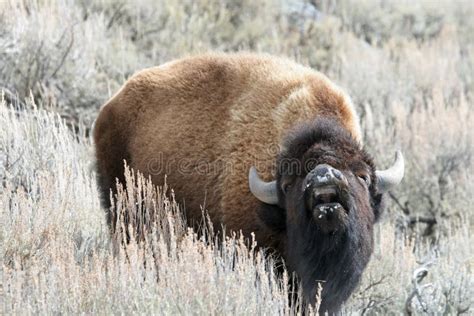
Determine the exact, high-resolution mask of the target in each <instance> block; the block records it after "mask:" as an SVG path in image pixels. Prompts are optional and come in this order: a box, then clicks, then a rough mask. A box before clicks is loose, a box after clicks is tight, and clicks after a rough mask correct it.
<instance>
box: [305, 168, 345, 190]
mask: <svg viewBox="0 0 474 316" xmlns="http://www.w3.org/2000/svg"><path fill="white" fill-rule="evenodd" d="M306 178H307V179H308V184H309V185H312V186H324V185H337V184H339V183H347V180H346V179H345V177H344V175H343V174H342V173H341V172H340V171H339V170H337V169H335V168H333V167H331V166H330V165H327V164H321V165H317V166H316V167H315V168H314V169H313V170H311V172H310V173H309V174H308V175H307V177H306Z"/></svg>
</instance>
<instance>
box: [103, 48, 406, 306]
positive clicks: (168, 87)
mask: <svg viewBox="0 0 474 316" xmlns="http://www.w3.org/2000/svg"><path fill="white" fill-rule="evenodd" d="M361 140H362V137H361V130H360V126H359V122H358V117H357V115H356V112H355V110H354V107H353V105H352V103H351V101H350V99H349V97H348V96H347V95H346V94H345V93H344V92H343V91H342V90H341V89H340V88H339V87H337V86H336V85H335V84H333V83H332V82H331V81H330V80H329V79H328V78H327V77H326V76H324V75H323V74H321V73H319V72H317V71H314V70H312V69H310V68H308V67H304V66H302V65H299V64H297V63H295V62H292V61H290V60H288V59H285V58H280V57H274V56H270V55H265V54H252V53H235V54H224V53H210V54H204V55H198V56H193V57H187V58H183V59H179V60H176V61H172V62H169V63H166V64H164V65H161V66H159V67H154V68H149V69H145V70H143V71H140V72H138V73H137V74H135V75H133V76H132V78H130V79H129V80H128V81H127V82H126V83H125V85H124V86H123V87H122V88H121V89H120V91H119V92H118V93H117V94H116V95H115V96H113V97H112V98H111V99H110V100H109V101H108V102H107V103H106V104H105V106H103V108H102V109H101V111H100V114H99V117H98V118H97V120H96V124H95V128H94V141H95V146H96V158H97V167H98V170H97V171H98V182H99V186H100V189H101V191H102V197H103V205H104V207H105V208H106V209H107V210H108V211H107V220H108V223H109V225H110V226H111V227H112V228H113V227H114V225H115V221H116V214H115V212H114V209H113V208H111V207H110V199H109V194H110V190H115V183H116V179H118V180H119V181H122V182H123V181H124V175H123V174H124V164H123V161H124V160H126V161H127V162H128V164H129V165H130V166H131V167H132V168H133V169H134V170H139V171H141V172H142V173H144V174H145V175H147V176H150V177H151V179H152V181H153V182H154V183H155V184H157V185H161V184H163V182H164V175H165V174H166V175H167V183H168V184H169V186H170V187H172V188H174V190H175V192H176V198H177V200H178V201H181V202H182V203H183V205H184V209H185V213H186V218H187V220H188V221H189V223H190V225H192V223H195V222H199V221H200V220H201V218H202V208H205V209H206V210H208V214H209V216H210V218H211V220H212V221H213V223H215V224H217V225H216V226H219V225H222V226H223V227H225V229H226V231H241V232H242V233H243V234H244V235H245V236H248V237H250V236H251V234H252V233H253V234H254V236H255V239H256V241H257V243H258V245H259V246H260V247H265V248H269V249H273V250H274V251H275V252H276V253H277V254H279V255H280V256H281V257H282V258H283V260H284V262H285V264H286V266H287V268H288V270H289V271H293V272H295V273H296V275H297V276H298V277H299V279H300V280H301V286H302V289H303V294H304V298H305V300H306V302H308V303H309V304H312V303H314V301H315V296H316V289H317V282H323V284H322V285H323V291H322V305H321V307H320V308H321V311H326V312H329V313H334V312H337V311H338V310H339V309H340V307H341V305H342V303H343V302H344V301H345V300H347V298H348V297H349V296H350V294H351V292H352V291H353V290H354V288H355V287H356V285H357V284H358V282H359V280H360V278H361V275H362V272H363V270H364V268H365V267H366V265H367V263H368V261H369V258H370V256H371V253H372V252H373V243H374V242H373V227H374V224H375V222H376V221H377V220H378V218H379V217H380V214H381V212H382V196H383V193H384V192H387V191H388V190H390V189H391V188H393V187H394V186H395V185H397V184H398V183H399V182H400V181H401V179H402V177H403V172H404V163H403V157H402V155H401V153H400V152H397V155H396V160H395V163H394V164H393V166H391V167H390V168H389V169H387V170H384V171H376V169H375V165H374V161H373V158H372V157H371V156H370V155H369V154H368V153H367V151H366V150H364V148H363V146H362V144H361Z"/></svg>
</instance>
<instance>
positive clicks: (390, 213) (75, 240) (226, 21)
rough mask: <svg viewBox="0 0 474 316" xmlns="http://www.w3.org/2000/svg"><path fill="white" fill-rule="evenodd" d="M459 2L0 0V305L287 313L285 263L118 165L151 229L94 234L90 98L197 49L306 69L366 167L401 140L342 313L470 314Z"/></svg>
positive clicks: (383, 159) (471, 152) (94, 103)
mask: <svg viewBox="0 0 474 316" xmlns="http://www.w3.org/2000/svg"><path fill="white" fill-rule="evenodd" d="M472 16H474V2H472V1H470V0H464V1H462V0H460V1H448V0H440V1H428V0H413V1H380V0H362V1H356V0H346V1H337V2H334V1H299V0H293V1H277V0H275V1H271V0H264V1H250V0H242V1H231V0H199V1H191V0H189V1H187V0H186V1H184V0H183V1H173V0H160V1H152V0H137V1H133V2H132V1H129V2H127V1H112V0H97V1H93V2H92V3H91V2H89V1H85V0H75V1H73V0H57V1H53V0H30V1H27V0H23V1H17V0H3V1H0V91H1V94H2V95H1V101H0V182H1V186H0V313H1V314H44V313H47V314H59V313H61V314H63V313H64V314H78V313H87V314H90V313H99V314H109V313H114V314H129V313H135V314H151V313H154V314H216V315H220V314H239V315H240V314H247V315H248V314H252V315H253V314H267V315H274V314H285V315H287V314H294V313H295V309H294V306H296V305H295V304H293V305H292V306H293V308H290V307H289V306H288V305H289V304H288V300H289V298H288V291H289V289H288V286H287V279H288V278H289V276H286V275H285V276H284V278H283V279H281V278H277V277H276V276H275V271H274V267H273V264H272V261H271V258H267V257H265V256H264V254H263V253H261V252H258V251H256V250H255V249H254V248H253V246H252V245H250V246H249V245H246V244H245V242H244V241H243V240H242V239H241V238H240V237H239V236H235V237H234V238H229V239H227V240H226V241H225V242H223V243H222V244H219V243H218V242H206V241H205V240H204V239H203V238H202V237H199V236H197V235H196V234H195V232H193V231H192V230H189V229H187V228H186V226H185V225H184V224H183V220H182V219H181V217H180V215H179V214H180V213H179V206H178V205H177V204H176V203H175V202H174V201H173V198H172V194H171V192H172V191H171V189H172V188H153V187H152V186H151V185H150V184H147V183H146V181H144V180H143V179H140V178H138V179H136V178H133V177H132V176H129V177H128V178H129V181H130V188H129V189H128V191H127V192H122V194H121V195H120V197H119V202H118V203H119V207H120V208H123V209H133V208H136V207H138V206H137V205H141V203H136V202H137V201H139V200H140V199H144V200H146V201H148V202H147V205H149V208H150V210H152V211H153V212H152V213H153V214H154V216H155V217H156V221H157V229H156V231H155V233H154V234H153V235H152V236H151V237H150V240H149V243H147V246H146V247H137V246H134V245H131V246H129V247H128V248H127V249H122V248H119V247H114V245H113V243H112V242H111V241H110V238H109V234H108V230H107V227H106V225H105V215H104V211H103V210H102V209H101V207H100V205H99V197H98V192H97V189H96V183H95V175H94V168H93V167H94V165H93V163H94V162H93V144H92V141H91V138H90V130H91V127H92V124H93V120H94V118H95V117H96V116H97V113H98V109H99V107H100V106H101V104H103V102H105V101H106V100H107V99H108V98H109V97H110V96H112V95H113V94H114V93H115V92H116V91H117V89H118V88H119V87H120V86H121V85H122V84H123V82H124V81H125V80H126V79H127V78H128V77H129V76H130V75H131V74H133V73H134V72H135V71H137V70H139V69H142V68H145V67H149V66H153V65H158V64H160V63H163V62H165V61H168V60H171V59H174V58H177V57H182V56H185V55H188V54H194V53H199V52H205V51H210V50H219V51H238V50H251V51H261V52H269V53H273V54H276V55H283V56H288V57H290V58H293V59H295V60H298V61H299V62H301V63H303V64H305V65H309V66H311V67H313V68H315V69H318V70H321V71H322V72H324V73H325V74H327V75H328V76H329V77H330V78H331V79H332V80H334V81H335V82H337V83H338V84H339V85H341V86H342V87H344V88H345V89H346V90H347V92H348V93H349V94H350V95H351V97H352V98H353V100H354V103H355V104H356V107H357V110H358V112H359V113H360V116H361V120H362V127H363V132H364V137H365V140H364V142H365V144H366V146H367V147H368V150H369V151H370V152H371V153H373V154H374V156H375V157H376V159H377V162H378V164H379V165H380V166H387V165H388V164H389V163H390V162H391V159H392V154H393V152H394V150H395V149H397V148H401V149H402V151H403V152H404V154H405V157H406V164H407V166H406V177H405V179H404V181H403V183H402V185H401V186H400V187H399V188H398V189H397V190H396V191H394V192H392V193H391V194H390V197H389V198H388V199H387V202H388V209H387V211H386V213H385V214H384V217H383V219H382V221H381V223H380V224H379V225H378V226H377V228H376V247H375V253H374V255H373V257H372V260H371V263H370V264H369V267H368V268H367V270H366V272H365V274H364V278H363V281H362V283H361V284H360V286H359V287H358V289H357V290H356V292H355V293H354V294H353V295H352V297H351V299H350V300H349V301H348V302H347V304H346V305H345V306H344V313H345V314H352V313H354V314H379V313H380V314H400V313H407V314H463V313H465V314H471V313H473V309H474V306H473V299H472V298H473V297H474V290H473V289H474V279H473V273H472V272H473V271H472V270H473V268H474V257H473V253H474V246H473V245H474V238H473V237H472V229H473V227H474V216H473V215H474V211H473V205H474V19H473V18H472ZM132 188H133V189H132ZM143 192H145V193H143ZM153 201H155V202H153ZM143 262H145V263H146V264H145V265H144V264H143Z"/></svg>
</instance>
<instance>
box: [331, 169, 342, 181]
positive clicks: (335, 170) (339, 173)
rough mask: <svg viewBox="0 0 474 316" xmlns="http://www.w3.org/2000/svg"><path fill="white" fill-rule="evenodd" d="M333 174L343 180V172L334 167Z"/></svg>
mask: <svg viewBox="0 0 474 316" xmlns="http://www.w3.org/2000/svg"><path fill="white" fill-rule="evenodd" d="M332 174H333V175H334V177H336V179H338V180H342V173H341V172H340V171H339V170H337V169H332Z"/></svg>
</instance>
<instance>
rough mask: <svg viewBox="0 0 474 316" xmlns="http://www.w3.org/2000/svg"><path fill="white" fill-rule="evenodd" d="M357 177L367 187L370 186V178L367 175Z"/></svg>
mask: <svg viewBox="0 0 474 316" xmlns="http://www.w3.org/2000/svg"><path fill="white" fill-rule="evenodd" d="M357 177H358V178H359V179H360V180H361V181H363V182H364V183H365V184H366V185H367V186H368V187H369V186H370V177H369V175H367V174H359V175H357Z"/></svg>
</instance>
